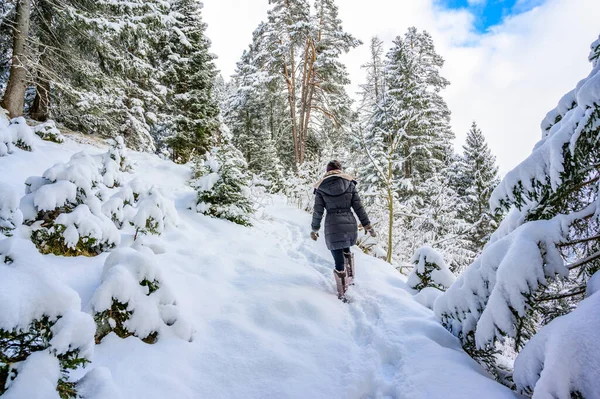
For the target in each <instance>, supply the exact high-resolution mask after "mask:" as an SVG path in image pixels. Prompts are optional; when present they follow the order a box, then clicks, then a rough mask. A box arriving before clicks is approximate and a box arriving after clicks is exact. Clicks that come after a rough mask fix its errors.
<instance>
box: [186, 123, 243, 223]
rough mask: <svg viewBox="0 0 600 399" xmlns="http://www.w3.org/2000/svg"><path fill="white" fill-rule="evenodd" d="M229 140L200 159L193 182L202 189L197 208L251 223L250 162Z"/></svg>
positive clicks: (213, 214) (193, 184) (192, 183)
mask: <svg viewBox="0 0 600 399" xmlns="http://www.w3.org/2000/svg"><path fill="white" fill-rule="evenodd" d="M222 128H223V129H226V128H225V127H222ZM228 141H229V140H227V139H226V141H225V142H224V143H223V144H222V145H221V146H220V147H215V148H213V149H212V150H211V151H210V152H209V153H207V154H206V155H204V156H203V157H198V159H197V160H196V164H195V166H194V171H193V176H192V181H191V186H192V187H193V188H195V189H196V190H197V191H198V195H197V199H196V206H195V208H196V210H197V211H198V212H200V213H203V214H205V215H209V216H212V217H217V218H221V219H226V220H229V221H231V222H234V223H237V224H241V225H243V226H250V225H251V223H250V217H251V215H252V213H253V212H254V209H253V207H252V202H251V200H250V189H249V188H248V185H249V184H250V176H249V175H248V172H247V164H246V161H245V160H244V156H243V155H242V153H241V152H240V151H239V150H238V149H237V148H235V146H234V145H233V144H231V143H230V142H228Z"/></svg>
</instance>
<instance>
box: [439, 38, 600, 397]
mask: <svg viewBox="0 0 600 399" xmlns="http://www.w3.org/2000/svg"><path fill="white" fill-rule="evenodd" d="M599 58H600V40H598V41H596V42H594V43H593V44H592V53H591V55H590V61H591V62H592V65H593V68H592V72H591V73H590V75H589V76H588V77H587V78H585V79H583V80H582V81H580V82H579V84H578V85H577V87H576V88H575V89H574V90H573V91H571V92H570V93H568V94H567V95H565V96H564V97H563V98H562V99H561V100H560V102H559V104H558V106H557V107H556V108H555V109H554V110H552V111H551V112H549V113H548V115H547V116H546V118H545V119H544V120H543V122H542V139H541V140H540V142H538V143H537V145H536V146H535V147H534V149H533V152H532V154H531V155H530V156H529V157H528V158H526V159H525V160H524V161H523V162H521V164H520V165H518V166H517V167H516V168H515V169H513V170H512V171H510V172H509V173H508V174H507V175H506V176H505V178H504V179H503V181H502V182H501V183H500V185H499V186H498V187H497V188H496V189H495V191H494V193H493V195H492V198H491V205H492V208H502V209H504V210H506V211H509V213H508V216H507V218H506V219H505V220H504V221H503V222H502V224H501V225H500V227H499V228H498V230H497V231H496V232H495V233H494V234H493V235H492V237H491V239H490V241H489V242H488V243H487V244H486V246H485V247H484V249H483V252H482V253H481V254H480V255H479V257H478V258H477V259H476V260H475V261H474V262H473V263H472V264H471V265H470V266H469V267H468V268H467V269H466V271H465V272H464V273H463V274H462V275H461V276H460V277H459V278H458V280H457V281H456V283H455V284H453V285H452V286H451V287H450V289H448V291H447V292H446V293H444V294H442V295H441V296H440V297H439V298H438V299H437V300H436V302H435V305H434V310H435V313H436V315H437V316H438V317H439V318H440V320H441V321H442V323H443V324H444V326H446V328H447V329H448V330H450V331H451V332H452V333H454V334H455V335H456V336H458V337H459V338H460V339H461V340H462V342H463V346H464V347H465V349H467V350H468V351H469V352H470V353H471V354H476V356H477V354H479V355H482V356H484V355H485V359H486V360H485V361H484V362H485V364H486V365H487V366H490V365H493V363H494V359H493V356H489V355H490V353H493V352H494V351H496V350H497V349H498V345H499V343H504V345H508V344H510V345H511V346H512V347H513V349H514V350H515V351H517V352H518V351H520V350H521V349H522V348H523V347H524V346H525V345H526V343H527V342H528V341H529V340H530V339H532V337H535V336H536V333H538V331H539V330H540V328H541V327H543V326H544V325H548V328H542V331H546V332H542V331H540V333H539V334H541V335H540V338H534V340H532V343H533V344H532V345H533V346H532V348H535V349H532V351H534V352H535V351H541V352H538V353H536V356H537V357H538V359H543V358H544V357H546V362H548V356H554V355H553V354H552V352H551V348H552V345H543V344H539V342H541V341H544V340H546V339H547V335H548V333H547V331H549V330H553V329H555V328H556V331H557V332H560V331H562V329H563V327H561V326H562V325H563V324H564V323H565V322H563V321H561V319H558V320H557V323H551V322H552V320H553V319H555V318H556V317H559V316H561V315H564V314H567V313H569V312H570V311H571V310H572V309H573V308H574V307H575V305H576V304H577V303H578V302H579V301H581V300H582V299H583V295H584V292H585V287H586V282H587V280H588V279H589V277H590V276H591V275H593V274H594V273H595V272H596V271H597V270H599V269H600V243H599V241H598V237H597V234H598V233H597V232H598V231H599V229H600V220H599V216H600V197H599V195H598V194H599V188H600V187H599V185H598V180H599V179H600V172H599V170H598V165H599V164H600V146H598V142H599V140H600V90H599V89H598V88H599V87H600V63H599V62H598V61H599ZM586 301H591V298H589V299H587V300H586ZM591 302H593V301H591ZM583 305H584V304H583V303H582V304H580V307H582V308H583V309H585V308H586V307H587V306H588V305H585V306H583ZM579 314H580V313H577V314H575V313H573V314H572V315H571V316H569V317H567V318H566V319H563V320H571V319H572V320H573V322H574V323H576V324H579V325H585V322H586V320H585V319H583V318H581V319H579ZM587 321H588V324H587V325H586V326H585V329H590V330H589V331H591V329H592V328H593V327H592V326H593V325H595V324H594V323H595V321H594V319H592V318H589V320H587ZM549 323H550V324H549ZM555 326H556V327H555ZM544 337H546V338H544ZM562 340H563V341H564V342H566V338H564V337H563V338H562ZM553 342H554V341H553ZM555 342H558V341H555ZM545 351H548V352H545ZM486 353H487V355H486ZM526 358H531V357H530V356H529V355H527V356H526ZM523 361H524V362H525V360H523ZM548 364H550V363H548ZM528 367H529V366H526V368H528ZM534 373H535V372H534ZM550 373H551V372H550V371H549V372H548V375H549V374H550ZM523 378H524V379H522V380H521V382H520V385H521V386H522V387H523V388H524V389H526V388H527V387H529V388H533V387H532V384H533V383H535V381H533V382H532V380H531V379H530V378H529V377H527V378H525V377H523ZM543 392H544V391H543V390H542V391H541V393H540V394H539V395H540V397H545V396H544V393H543ZM581 393H582V392H581ZM563 394H564V391H562V393H561V395H563ZM582 394H583V393H582ZM537 395H538V394H537V392H535V391H534V396H537ZM561 397H562V396H561ZM565 397H567V396H565Z"/></svg>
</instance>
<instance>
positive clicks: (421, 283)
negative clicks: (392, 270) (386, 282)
mask: <svg viewBox="0 0 600 399" xmlns="http://www.w3.org/2000/svg"><path fill="white" fill-rule="evenodd" d="M411 263H412V264H413V265H414V267H413V269H412V271H411V273H410V275H409V276H408V281H407V282H408V286H409V287H410V288H412V289H414V290H417V291H421V290H423V289H424V288H427V287H431V288H435V289H438V290H440V291H446V290H447V289H448V287H450V286H451V285H452V283H453V282H454V280H456V277H455V276H454V274H452V272H451V271H450V269H449V268H448V266H447V265H446V262H444V258H443V257H442V255H441V254H440V253H439V252H437V251H436V250H435V249H433V248H431V247H429V246H423V247H421V248H419V249H418V250H417V251H416V252H415V254H414V256H413V257H412V259H411Z"/></svg>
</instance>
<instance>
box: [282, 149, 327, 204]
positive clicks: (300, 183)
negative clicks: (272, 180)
mask: <svg viewBox="0 0 600 399" xmlns="http://www.w3.org/2000/svg"><path fill="white" fill-rule="evenodd" d="M324 165H326V162H324V163H323V162H320V161H318V160H317V161H307V162H304V163H303V164H302V165H301V166H300V167H299V168H298V173H297V174H294V173H290V174H288V176H287V177H286V179H285V180H284V193H285V196H286V197H287V198H288V200H289V201H290V203H291V204H293V205H295V206H297V207H298V209H302V210H304V211H307V212H312V210H313V205H314V201H315V193H314V184H315V182H317V181H319V179H321V178H322V177H323V174H324V173H325V169H324Z"/></svg>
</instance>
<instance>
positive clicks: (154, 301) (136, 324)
mask: <svg viewBox="0 0 600 399" xmlns="http://www.w3.org/2000/svg"><path fill="white" fill-rule="evenodd" d="M141 251H143V252H138V251H136V250H135V249H132V248H122V249H118V250H116V251H114V252H112V253H111V254H110V255H109V257H108V258H107V259H106V262H105V264H104V270H103V272H102V284H101V285H100V287H98V289H97V290H96V292H95V293H94V296H93V298H92V300H91V302H90V311H91V312H92V313H93V315H94V320H95V321H96V324H97V326H98V328H97V332H96V342H98V343H99V342H100V341H101V340H102V339H103V338H104V337H105V336H106V335H108V334H109V333H111V332H114V333H115V334H116V335H117V336H119V337H121V338H126V337H129V336H132V335H134V336H136V337H138V338H140V339H141V340H142V341H144V342H146V343H149V344H152V343H155V342H156V340H157V339H158V336H159V335H160V334H161V332H162V331H163V330H164V329H165V328H168V327H169V326H171V328H172V329H173V330H174V332H175V334H177V335H178V336H179V337H181V338H182V339H185V340H188V341H190V340H191V339H192V328H191V326H190V325H189V324H188V323H187V322H186V321H185V320H183V319H182V318H181V317H180V316H179V310H178V308H177V306H176V302H175V298H174V297H173V294H172V293H171V291H170V290H169V289H168V287H166V286H165V284H164V282H163V279H162V276H161V273H160V270H159V269H158V267H157V265H156V263H155V262H154V259H153V253H152V251H150V250H149V249H147V248H141Z"/></svg>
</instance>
